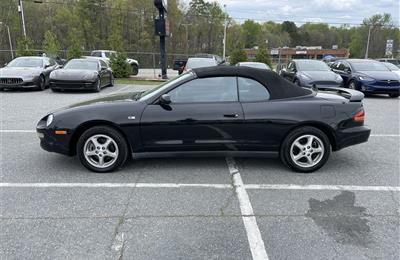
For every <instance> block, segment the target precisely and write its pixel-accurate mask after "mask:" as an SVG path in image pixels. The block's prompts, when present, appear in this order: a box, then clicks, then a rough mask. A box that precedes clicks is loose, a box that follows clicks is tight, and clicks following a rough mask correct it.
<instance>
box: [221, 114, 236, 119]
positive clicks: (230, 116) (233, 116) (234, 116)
mask: <svg viewBox="0 0 400 260" xmlns="http://www.w3.org/2000/svg"><path fill="white" fill-rule="evenodd" d="M224 117H229V118H237V117H239V115H238V114H228V115H224Z"/></svg>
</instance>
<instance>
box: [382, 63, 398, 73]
mask: <svg viewBox="0 0 400 260" xmlns="http://www.w3.org/2000/svg"><path fill="white" fill-rule="evenodd" d="M383 64H384V65H385V66H386V67H387V68H388V69H390V70H392V71H393V70H400V68H399V67H397V66H396V65H394V64H393V63H390V62H384V63H383Z"/></svg>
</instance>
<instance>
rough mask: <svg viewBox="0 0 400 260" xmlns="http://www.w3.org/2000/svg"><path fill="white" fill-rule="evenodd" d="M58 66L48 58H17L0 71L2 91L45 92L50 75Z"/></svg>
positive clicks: (0, 87)
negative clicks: (32, 90)
mask: <svg viewBox="0 0 400 260" xmlns="http://www.w3.org/2000/svg"><path fill="white" fill-rule="evenodd" d="M58 66H59V65H58V64H57V62H56V61H55V60H54V59H52V58H48V57H34V56H26V57H18V58H15V59H14V60H12V61H10V62H9V63H8V64H7V65H6V66H5V67H4V68H1V69H0V89H38V90H44V89H45V88H46V87H47V86H48V84H49V75H50V73H51V72H52V71H53V70H55V69H57V68H58Z"/></svg>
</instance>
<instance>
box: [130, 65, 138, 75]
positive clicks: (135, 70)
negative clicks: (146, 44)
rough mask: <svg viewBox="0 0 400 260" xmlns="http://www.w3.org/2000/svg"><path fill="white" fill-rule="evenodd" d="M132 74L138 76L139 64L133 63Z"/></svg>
mask: <svg viewBox="0 0 400 260" xmlns="http://www.w3.org/2000/svg"><path fill="white" fill-rule="evenodd" d="M131 66H132V75H133V76H136V75H137V74H139V66H138V65H137V64H132V65H131Z"/></svg>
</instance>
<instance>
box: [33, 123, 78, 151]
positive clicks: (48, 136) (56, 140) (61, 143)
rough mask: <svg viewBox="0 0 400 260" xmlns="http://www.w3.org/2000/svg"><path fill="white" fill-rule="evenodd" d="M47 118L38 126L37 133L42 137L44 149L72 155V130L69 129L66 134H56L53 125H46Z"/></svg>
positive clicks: (41, 145)
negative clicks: (70, 144)
mask: <svg viewBox="0 0 400 260" xmlns="http://www.w3.org/2000/svg"><path fill="white" fill-rule="evenodd" d="M46 119H47V117H45V118H43V119H42V120H40V121H39V123H38V125H37V126H36V133H37V135H38V137H39V139H40V147H42V149H43V150H45V151H48V152H54V153H61V154H65V155H72V152H71V151H70V146H69V143H70V140H71V136H72V134H71V132H70V131H67V134H66V135H56V134H55V131H56V130H57V129H54V128H52V127H46Z"/></svg>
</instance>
